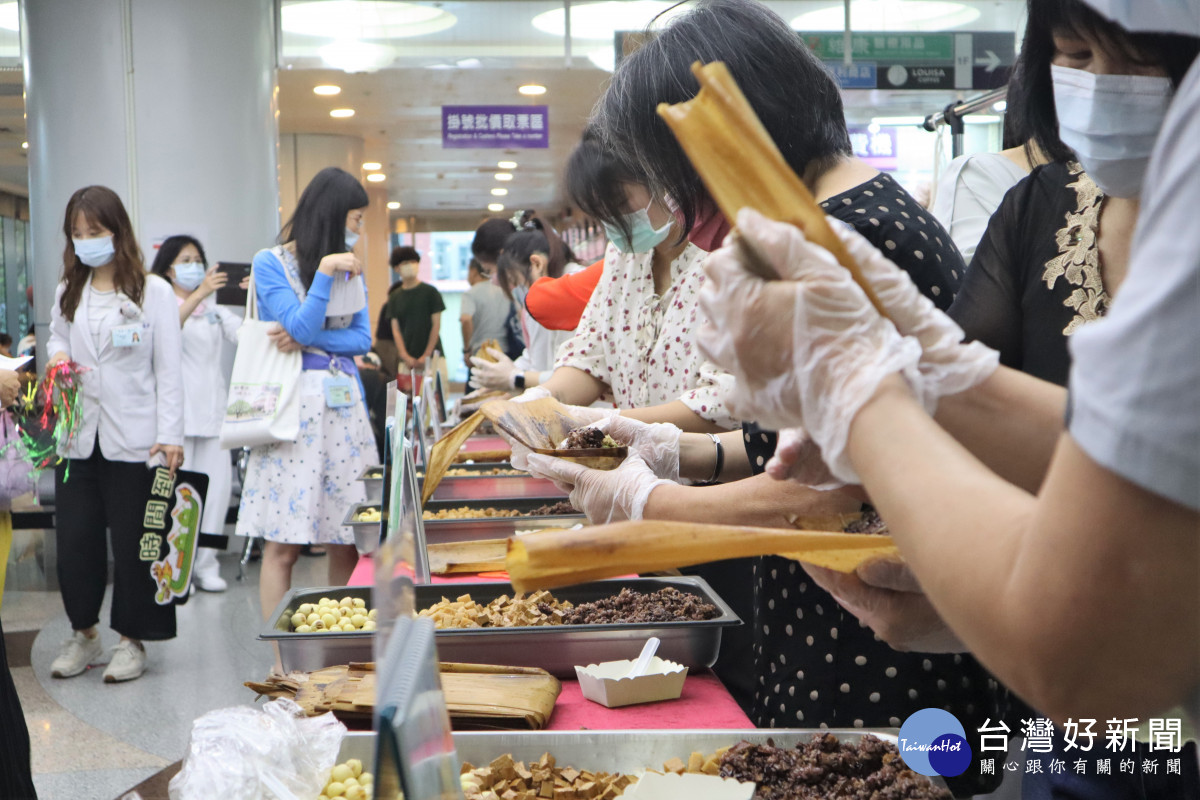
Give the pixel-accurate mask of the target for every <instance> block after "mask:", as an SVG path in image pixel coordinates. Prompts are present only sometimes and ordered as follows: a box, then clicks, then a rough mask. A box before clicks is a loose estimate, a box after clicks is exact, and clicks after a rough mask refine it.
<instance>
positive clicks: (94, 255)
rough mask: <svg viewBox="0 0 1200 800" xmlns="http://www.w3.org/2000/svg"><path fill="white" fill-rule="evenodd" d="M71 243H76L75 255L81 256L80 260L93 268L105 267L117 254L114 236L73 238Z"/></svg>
mask: <svg viewBox="0 0 1200 800" xmlns="http://www.w3.org/2000/svg"><path fill="white" fill-rule="evenodd" d="M71 243H72V244H73V245H75V255H77V256H79V260H80V261H82V262H83V263H84V264H86V265H88V266H89V267H91V268H93V269H95V268H96V267H103V266H104V265H105V264H107V263H108V262H110V261H112V260H113V256H115V255H116V254H117V249H116V247H114V246H113V237H112V236H97V237H96V238H95V239H74V238H73V239H71Z"/></svg>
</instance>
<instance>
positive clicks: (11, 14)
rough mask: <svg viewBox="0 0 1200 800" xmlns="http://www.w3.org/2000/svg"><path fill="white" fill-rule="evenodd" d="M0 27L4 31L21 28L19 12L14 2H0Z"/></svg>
mask: <svg viewBox="0 0 1200 800" xmlns="http://www.w3.org/2000/svg"><path fill="white" fill-rule="evenodd" d="M0 28H3V29H4V30H6V31H19V30H21V12H20V11H19V10H18V6H17V4H16V3H15V2H12V3H0Z"/></svg>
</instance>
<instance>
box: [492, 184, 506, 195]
mask: <svg viewBox="0 0 1200 800" xmlns="http://www.w3.org/2000/svg"><path fill="white" fill-rule="evenodd" d="M506 194H508V189H505V188H504V187H503V186H497V187H496V188H495V189H492V197H504V195H506Z"/></svg>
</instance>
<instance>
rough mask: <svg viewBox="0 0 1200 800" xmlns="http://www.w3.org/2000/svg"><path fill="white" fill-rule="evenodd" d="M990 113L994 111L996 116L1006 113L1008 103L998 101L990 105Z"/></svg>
mask: <svg viewBox="0 0 1200 800" xmlns="http://www.w3.org/2000/svg"><path fill="white" fill-rule="evenodd" d="M992 111H995V112H996V113H997V114H1003V113H1004V112H1005V111H1008V101H1007V100H999V101H997V102H995V103H992Z"/></svg>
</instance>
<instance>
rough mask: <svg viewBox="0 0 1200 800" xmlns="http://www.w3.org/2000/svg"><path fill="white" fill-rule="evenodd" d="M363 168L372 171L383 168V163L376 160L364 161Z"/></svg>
mask: <svg viewBox="0 0 1200 800" xmlns="http://www.w3.org/2000/svg"><path fill="white" fill-rule="evenodd" d="M363 169H364V170H366V171H367V172H374V171H375V170H379V169H383V164H380V163H379V162H378V161H364V162H363Z"/></svg>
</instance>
